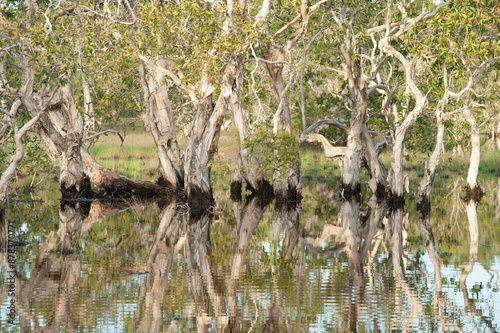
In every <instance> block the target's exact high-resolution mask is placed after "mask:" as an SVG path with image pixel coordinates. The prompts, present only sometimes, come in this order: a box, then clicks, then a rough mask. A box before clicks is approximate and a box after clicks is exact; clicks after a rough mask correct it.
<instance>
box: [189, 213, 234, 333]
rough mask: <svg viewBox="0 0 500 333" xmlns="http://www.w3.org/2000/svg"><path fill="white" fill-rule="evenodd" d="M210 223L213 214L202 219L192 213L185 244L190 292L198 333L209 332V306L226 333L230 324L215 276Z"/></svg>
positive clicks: (218, 329)
mask: <svg viewBox="0 0 500 333" xmlns="http://www.w3.org/2000/svg"><path fill="white" fill-rule="evenodd" d="M211 220H212V215H210V214H209V213H208V212H205V213H204V214H203V215H202V216H200V217H193V216H191V214H190V216H189V225H188V227H187V235H186V242H185V243H184V256H185V259H186V264H187V270H188V279H189V281H188V282H189V291H190V293H191V295H192V298H193V300H194V306H195V311H196V323H197V326H198V332H208V327H209V325H210V315H209V313H210V312H209V309H210V305H212V309H213V312H214V313H215V317H216V321H217V331H218V332H224V329H225V328H227V325H228V317H227V315H226V313H225V304H224V298H223V295H222V293H221V290H220V286H219V283H218V279H217V276H216V275H215V272H216V270H215V263H214V261H213V256H212V246H211V244H210V227H211ZM209 301H210V303H209Z"/></svg>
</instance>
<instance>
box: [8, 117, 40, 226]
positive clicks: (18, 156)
mask: <svg viewBox="0 0 500 333" xmlns="http://www.w3.org/2000/svg"><path fill="white" fill-rule="evenodd" d="M41 116H42V113H39V114H38V115H36V116H35V117H34V118H32V119H31V120H30V121H28V122H27V123H26V124H24V126H23V127H22V128H21V129H20V130H19V131H17V129H16V132H17V133H16V134H15V136H14V141H15V145H16V153H15V154H14V156H12V159H11V160H10V163H9V165H8V166H7V168H6V169H5V170H4V171H3V172H2V176H1V177H0V223H1V222H3V217H4V214H5V208H6V206H7V202H8V199H9V190H10V180H11V178H12V177H13V176H14V174H15V172H16V169H17V166H18V164H19V163H20V162H21V161H22V159H23V157H24V146H23V143H22V141H21V139H22V138H23V136H24V135H25V134H26V132H28V131H29V130H30V129H31V128H32V127H33V126H34V125H35V124H36V122H37V121H38V120H39V119H40V117H41Z"/></svg>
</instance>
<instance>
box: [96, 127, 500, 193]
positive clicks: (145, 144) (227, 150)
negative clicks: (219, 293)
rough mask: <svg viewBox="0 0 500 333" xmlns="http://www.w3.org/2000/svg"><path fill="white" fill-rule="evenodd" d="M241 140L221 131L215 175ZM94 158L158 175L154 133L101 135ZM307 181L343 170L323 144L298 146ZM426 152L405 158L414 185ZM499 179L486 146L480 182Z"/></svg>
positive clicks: (457, 158)
mask: <svg viewBox="0 0 500 333" xmlns="http://www.w3.org/2000/svg"><path fill="white" fill-rule="evenodd" d="M179 145H180V146H181V148H182V149H183V150H184V149H185V148H186V145H187V139H186V138H185V137H181V138H179ZM237 152H238V142H237V136H236V133H234V132H233V131H232V130H230V131H225V132H223V133H222V134H221V137H220V140H219V150H218V152H217V153H216V154H215V158H214V162H213V171H214V172H215V174H216V175H221V176H223V175H225V174H227V173H232V171H233V170H234V168H235V165H236V156H237ZM91 153H92V155H93V156H94V158H95V159H96V160H97V161H98V162H99V163H101V164H102V165H103V166H105V167H106V168H109V169H110V170H113V171H115V172H118V173H121V174H124V175H126V176H127V177H131V178H140V179H147V180H154V179H155V178H156V175H157V167H158V158H157V155H156V148H155V144H154V141H153V139H152V137H151V135H150V134H149V133H147V132H144V131H134V132H130V133H129V134H127V136H126V137H125V141H124V142H123V144H122V142H121V140H120V138H119V137H118V136H115V135H111V134H110V135H108V136H102V137H101V138H100V139H99V141H98V142H97V143H96V144H95V146H94V147H93V148H92V152H91ZM299 153H300V156H301V160H302V161H301V163H302V174H303V179H304V182H306V183H307V182H318V181H325V180H335V181H338V180H339V177H340V169H339V162H338V160H327V159H326V158H325V156H324V154H323V150H322V149H321V147H320V146H314V145H301V146H300V149H299ZM381 159H382V161H383V162H384V164H385V165H386V167H387V168H389V167H390V160H391V156H390V154H389V153H388V152H385V153H382V155H381ZM427 160H428V155H427V154H420V153H415V154H409V156H407V159H406V160H405V163H404V167H405V172H406V174H408V176H409V177H410V179H411V187H412V188H416V187H418V183H419V181H420V179H421V177H422V175H423V172H424V168H425V164H426V161H427ZM468 167H469V156H468V153H467V152H465V153H464V154H462V155H458V154H453V153H451V152H449V153H448V152H447V153H445V154H444V156H443V157H442V159H441V163H440V165H439V167H438V171H437V178H436V179H437V180H438V182H439V179H443V180H447V179H450V178H451V179H454V178H456V177H463V178H465V177H466V175H467V169H468ZM498 178H500V151H497V150H488V149H483V151H482V155H481V164H480V168H479V181H480V183H483V182H485V183H487V182H491V181H495V182H496V180H497V179H498Z"/></svg>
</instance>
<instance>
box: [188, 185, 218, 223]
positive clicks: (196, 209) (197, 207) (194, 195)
mask: <svg viewBox="0 0 500 333" xmlns="http://www.w3.org/2000/svg"><path fill="white" fill-rule="evenodd" d="M187 199H188V205H189V220H190V222H196V221H198V220H199V219H200V218H201V217H202V216H203V215H204V214H205V213H206V212H207V211H209V210H210V209H212V208H213V207H214V206H215V199H214V194H213V192H212V190H210V191H209V192H206V191H204V190H203V189H201V188H199V187H197V186H194V185H190V186H189V194H188V198H187Z"/></svg>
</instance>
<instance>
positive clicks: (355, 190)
mask: <svg viewBox="0 0 500 333" xmlns="http://www.w3.org/2000/svg"><path fill="white" fill-rule="evenodd" d="M340 199H342V200H344V201H352V200H355V201H357V202H360V201H361V184H360V183H358V184H356V185H350V184H344V183H342V184H341V185H340Z"/></svg>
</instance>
